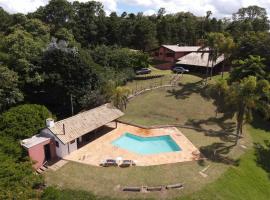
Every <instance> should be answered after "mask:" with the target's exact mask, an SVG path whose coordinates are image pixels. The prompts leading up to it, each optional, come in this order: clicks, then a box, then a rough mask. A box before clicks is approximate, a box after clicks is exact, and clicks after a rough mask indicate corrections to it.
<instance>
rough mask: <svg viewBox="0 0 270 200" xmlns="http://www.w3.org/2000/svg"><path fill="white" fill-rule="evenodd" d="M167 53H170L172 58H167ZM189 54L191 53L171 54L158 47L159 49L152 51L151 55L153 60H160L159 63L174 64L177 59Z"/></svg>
mask: <svg viewBox="0 0 270 200" xmlns="http://www.w3.org/2000/svg"><path fill="white" fill-rule="evenodd" d="M167 53H172V54H173V56H172V57H167ZM189 53H191V52H173V51H171V50H169V49H167V48H164V47H160V48H159V49H156V50H154V51H152V53H151V54H152V56H153V58H154V59H155V60H161V61H165V62H172V63H175V61H177V59H179V58H181V57H183V56H185V55H187V54H189ZM156 54H158V55H156Z"/></svg>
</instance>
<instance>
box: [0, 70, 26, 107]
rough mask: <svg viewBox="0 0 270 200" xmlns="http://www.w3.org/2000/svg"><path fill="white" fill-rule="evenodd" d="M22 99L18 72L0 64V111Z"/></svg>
mask: <svg viewBox="0 0 270 200" xmlns="http://www.w3.org/2000/svg"><path fill="white" fill-rule="evenodd" d="M22 100H23V94H22V92H21V91H20V89H19V88H18V75H17V73H16V72H14V71H12V70H10V69H8V68H7V67H5V66H2V65H0V112H1V111H4V110H6V109H7V108H9V107H10V106H12V105H14V104H16V103H18V102H21V101H22Z"/></svg>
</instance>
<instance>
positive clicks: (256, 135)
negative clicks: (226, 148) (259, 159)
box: [181, 122, 270, 200]
mask: <svg viewBox="0 0 270 200" xmlns="http://www.w3.org/2000/svg"><path fill="white" fill-rule="evenodd" d="M263 123H269V122H263ZM248 132H249V133H250V134H251V136H252V139H253V142H254V143H263V141H264V140H270V132H267V131H265V130H263V129H260V128H254V127H253V126H251V125H250V126H248ZM254 153H255V152H254V149H251V150H249V151H248V152H247V153H246V154H245V155H244V156H242V157H241V161H240V165H239V167H232V168H230V169H229V170H228V171H227V172H226V173H225V174H224V175H222V176H221V177H220V178H219V179H218V180H217V181H215V182H213V183H211V184H209V185H207V186H206V187H205V188H204V189H203V190H201V191H200V192H198V193H196V194H193V195H190V196H188V197H186V198H181V199H187V200H189V199H201V200H203V199H207V200H211V199H213V200H214V199H215V200H223V199H224V200H227V199H230V200H234V199H235V200H242V199H243V200H249V199H250V200H254V199H256V200H267V199H269V197H270V179H269V175H268V174H267V172H265V171H264V170H263V169H262V168H261V167H259V166H258V165H257V163H256V156H255V154H254ZM268 162H269V161H268Z"/></svg>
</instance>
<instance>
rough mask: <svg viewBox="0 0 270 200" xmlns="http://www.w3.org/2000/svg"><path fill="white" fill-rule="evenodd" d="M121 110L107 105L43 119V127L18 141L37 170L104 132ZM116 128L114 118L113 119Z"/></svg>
mask: <svg viewBox="0 0 270 200" xmlns="http://www.w3.org/2000/svg"><path fill="white" fill-rule="evenodd" d="M123 115H124V113H123V112H121V111H120V110H118V109H117V108H115V107H113V106H112V105H111V104H104V105H102V106H99V107H97V108H94V109H91V110H88V111H85V112H81V113H79V114H77V115H74V116H72V117H69V118H66V119H63V120H60V121H57V122H54V120H53V119H47V120H46V127H44V129H42V130H40V132H39V133H38V134H37V135H34V136H33V137H31V138H28V139H25V140H22V141H21V145H22V146H23V147H24V148H25V149H26V150H27V151H28V154H29V157H30V158H31V159H32V160H33V161H35V164H34V168H36V169H38V168H40V167H41V166H43V165H44V163H47V162H49V161H53V160H55V159H57V158H64V157H65V156H67V155H69V154H70V153H71V152H73V151H76V150H77V149H79V148H81V147H82V146H84V145H85V144H88V143H89V142H91V141H92V140H93V139H95V138H96V137H98V135H97V134H100V133H101V132H102V130H103V131H105V132H106V130H107V128H108V127H107V126H106V125H107V124H108V123H110V122H112V121H115V120H117V119H118V118H119V117H121V116H123ZM115 126H116V127H117V121H115Z"/></svg>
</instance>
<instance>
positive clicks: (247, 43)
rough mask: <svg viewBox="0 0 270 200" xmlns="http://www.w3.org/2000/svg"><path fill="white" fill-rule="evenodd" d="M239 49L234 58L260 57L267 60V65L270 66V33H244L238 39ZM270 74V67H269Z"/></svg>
mask: <svg viewBox="0 0 270 200" xmlns="http://www.w3.org/2000/svg"><path fill="white" fill-rule="evenodd" d="M237 41H238V42H237V48H236V50H235V55H234V57H235V58H236V59H243V60H244V59H246V58H248V57H249V55H259V56H261V57H263V58H265V59H266V60H265V64H266V65H267V66H270V33H268V32H248V33H242V34H241V36H240V37H239V38H237ZM268 72H270V67H268Z"/></svg>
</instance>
